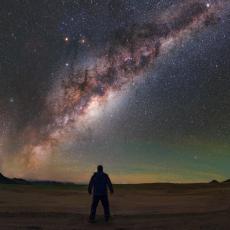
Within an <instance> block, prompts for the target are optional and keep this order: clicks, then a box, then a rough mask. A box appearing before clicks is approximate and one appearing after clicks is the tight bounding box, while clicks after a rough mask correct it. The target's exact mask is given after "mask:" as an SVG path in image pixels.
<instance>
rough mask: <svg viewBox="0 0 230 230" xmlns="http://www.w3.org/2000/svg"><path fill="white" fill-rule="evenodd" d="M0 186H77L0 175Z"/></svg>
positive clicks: (69, 183)
mask: <svg viewBox="0 0 230 230" xmlns="http://www.w3.org/2000/svg"><path fill="white" fill-rule="evenodd" d="M0 184H40V185H76V184H75V183H71V182H59V181H49V180H38V181H37V180H34V181H33V180H31V181H30V180H24V179H21V178H9V177H6V176H4V175H3V174H2V173H0Z"/></svg>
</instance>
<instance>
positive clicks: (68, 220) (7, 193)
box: [0, 184, 230, 230]
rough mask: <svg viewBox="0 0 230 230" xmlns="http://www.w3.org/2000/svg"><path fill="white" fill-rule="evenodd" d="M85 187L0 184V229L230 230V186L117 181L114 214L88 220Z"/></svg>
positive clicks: (99, 210) (113, 197)
mask: <svg viewBox="0 0 230 230" xmlns="http://www.w3.org/2000/svg"><path fill="white" fill-rule="evenodd" d="M90 201H91V200H90V196H89V195H88V194H87V192H86V187H85V186H52V185H46V186H42V185H0V229H1V230H2V229H82V230H83V229H85V230H87V229H98V230H104V229H108V230H110V229H114V230H125V229H127V230H128V229H130V230H131V229H132V230H135V229H142V230H148V229H149V230H150V229H151V230H152V229H153V230H154V229H162V230H164V229H168V230H171V229H172V230H179V229H181V230H189V229H191V230H195V229H199V230H206V229H207V230H224V229H226V230H229V229H230V185H227V184H225V185H224V184H187V185H174V184H146V185H116V186H115V194H114V195H113V196H111V197H110V201H111V212H112V219H111V221H110V222H109V223H104V220H103V215H102V208H101V206H99V208H98V215H97V222H96V223H95V224H90V223H88V211H89V207H90Z"/></svg>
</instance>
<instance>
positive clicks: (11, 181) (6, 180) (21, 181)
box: [0, 173, 30, 184]
mask: <svg viewBox="0 0 230 230" xmlns="http://www.w3.org/2000/svg"><path fill="white" fill-rule="evenodd" d="M0 184H30V182H29V181H27V180H24V179H20V178H12V179H11V178H8V177H5V176H4V175H3V174H2V173H0Z"/></svg>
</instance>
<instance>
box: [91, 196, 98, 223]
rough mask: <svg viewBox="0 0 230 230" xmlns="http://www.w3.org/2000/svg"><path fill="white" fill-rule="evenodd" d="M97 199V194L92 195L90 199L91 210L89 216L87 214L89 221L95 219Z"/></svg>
mask: <svg viewBox="0 0 230 230" xmlns="http://www.w3.org/2000/svg"><path fill="white" fill-rule="evenodd" d="M99 200H100V198H99V197H98V196H93V200H92V204H91V211H90V216H89V220H90V221H94V220H95V216H96V211H97V205H98V202H99Z"/></svg>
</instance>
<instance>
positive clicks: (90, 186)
mask: <svg viewBox="0 0 230 230" xmlns="http://www.w3.org/2000/svg"><path fill="white" fill-rule="evenodd" d="M93 184H94V174H93V176H92V177H91V179H90V181H89V185H88V193H89V194H91V193H92V189H93Z"/></svg>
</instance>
